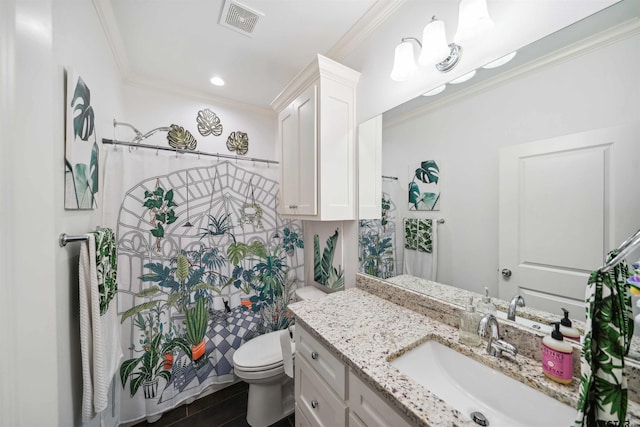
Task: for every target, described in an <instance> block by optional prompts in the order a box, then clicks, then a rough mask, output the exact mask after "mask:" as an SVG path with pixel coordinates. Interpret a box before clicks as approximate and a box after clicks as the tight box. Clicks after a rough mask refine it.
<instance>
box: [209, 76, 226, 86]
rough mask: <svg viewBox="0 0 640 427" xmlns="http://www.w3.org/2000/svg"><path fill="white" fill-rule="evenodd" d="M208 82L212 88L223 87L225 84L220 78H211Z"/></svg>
mask: <svg viewBox="0 0 640 427" xmlns="http://www.w3.org/2000/svg"><path fill="white" fill-rule="evenodd" d="M209 81H210V82H211V84H212V85H214V86H224V83H225V82H224V80H223V79H222V77H218V76H214V77H211V79H210V80H209Z"/></svg>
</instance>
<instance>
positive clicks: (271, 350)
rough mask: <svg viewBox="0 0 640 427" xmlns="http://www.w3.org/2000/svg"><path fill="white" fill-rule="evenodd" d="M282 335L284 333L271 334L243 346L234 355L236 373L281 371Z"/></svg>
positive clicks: (261, 336)
mask: <svg viewBox="0 0 640 427" xmlns="http://www.w3.org/2000/svg"><path fill="white" fill-rule="evenodd" d="M281 333H282V331H275V332H269V333H268V334H264V335H260V336H258V337H256V338H254V339H252V340H250V341H247V342H246V343H244V344H242V345H241V346H240V348H238V349H237V350H236V351H235V353H233V366H234V368H235V369H236V371H237V370H240V371H243V372H247V373H248V372H264V371H271V370H278V371H279V370H280V369H279V368H282V349H281V346H280V334H281ZM236 373H237V372H236Z"/></svg>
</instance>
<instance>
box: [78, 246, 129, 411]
mask: <svg viewBox="0 0 640 427" xmlns="http://www.w3.org/2000/svg"><path fill="white" fill-rule="evenodd" d="M88 238H89V239H88V240H87V241H86V242H82V244H81V247H80V260H79V265H78V267H79V268H78V276H79V278H78V282H79V283H78V284H79V297H80V350H81V356H82V384H83V387H82V420H83V421H85V422H86V421H89V420H90V419H92V418H94V417H95V416H96V414H98V413H100V412H102V411H104V410H105V409H106V408H107V404H108V392H109V384H110V382H111V379H112V378H113V376H114V375H115V373H116V371H117V369H118V365H119V364H120V359H121V358H122V349H121V347H120V328H119V324H118V319H117V313H116V312H117V307H116V304H115V303H112V304H109V307H108V309H107V310H106V311H105V313H104V314H103V315H102V316H101V315H100V292H99V289H98V288H99V285H98V268H97V263H96V241H95V237H94V235H93V234H89V235H88Z"/></svg>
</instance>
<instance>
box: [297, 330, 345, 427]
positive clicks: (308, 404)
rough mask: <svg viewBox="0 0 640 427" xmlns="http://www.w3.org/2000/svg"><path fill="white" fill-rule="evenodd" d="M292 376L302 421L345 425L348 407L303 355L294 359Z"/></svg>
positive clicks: (335, 426) (325, 426)
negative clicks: (294, 365) (302, 417)
mask: <svg viewBox="0 0 640 427" xmlns="http://www.w3.org/2000/svg"><path fill="white" fill-rule="evenodd" d="M296 329H298V328H296ZM293 378H294V381H295V390H296V406H297V409H299V412H302V414H303V415H304V417H305V420H304V421H303V422H307V421H308V422H309V423H310V425H312V426H319V427H345V426H346V424H347V410H348V408H347V406H346V405H345V403H344V401H342V400H341V399H339V398H338V396H336V395H335V394H334V393H333V392H332V391H331V389H330V388H329V387H328V386H327V384H326V383H325V382H324V380H323V379H322V378H321V377H320V376H319V375H318V374H317V372H316V370H315V369H313V368H312V367H311V365H310V364H309V363H308V362H307V361H306V360H305V359H304V358H303V357H300V358H297V359H296V367H295V373H294V375H293ZM296 425H297V421H296Z"/></svg>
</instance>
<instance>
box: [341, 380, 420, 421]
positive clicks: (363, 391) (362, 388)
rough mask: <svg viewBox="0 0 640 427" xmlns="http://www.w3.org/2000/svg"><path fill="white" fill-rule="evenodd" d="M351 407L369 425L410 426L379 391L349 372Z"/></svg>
mask: <svg viewBox="0 0 640 427" xmlns="http://www.w3.org/2000/svg"><path fill="white" fill-rule="evenodd" d="M349 408H350V409H351V410H352V411H353V412H354V413H355V414H356V415H357V421H362V422H363V423H364V424H365V425H366V426H368V427H388V426H394V427H410V424H409V423H408V422H407V421H405V419H404V418H402V417H401V416H400V415H399V414H398V413H397V412H396V411H395V410H394V409H393V408H391V406H390V405H389V404H388V403H386V402H385V401H384V400H383V399H382V398H381V397H380V396H379V395H378V393H377V392H375V391H374V390H372V389H371V388H370V387H369V386H368V385H366V384H365V383H364V382H362V380H360V379H359V378H358V377H357V376H356V375H355V374H354V373H353V372H349Z"/></svg>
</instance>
